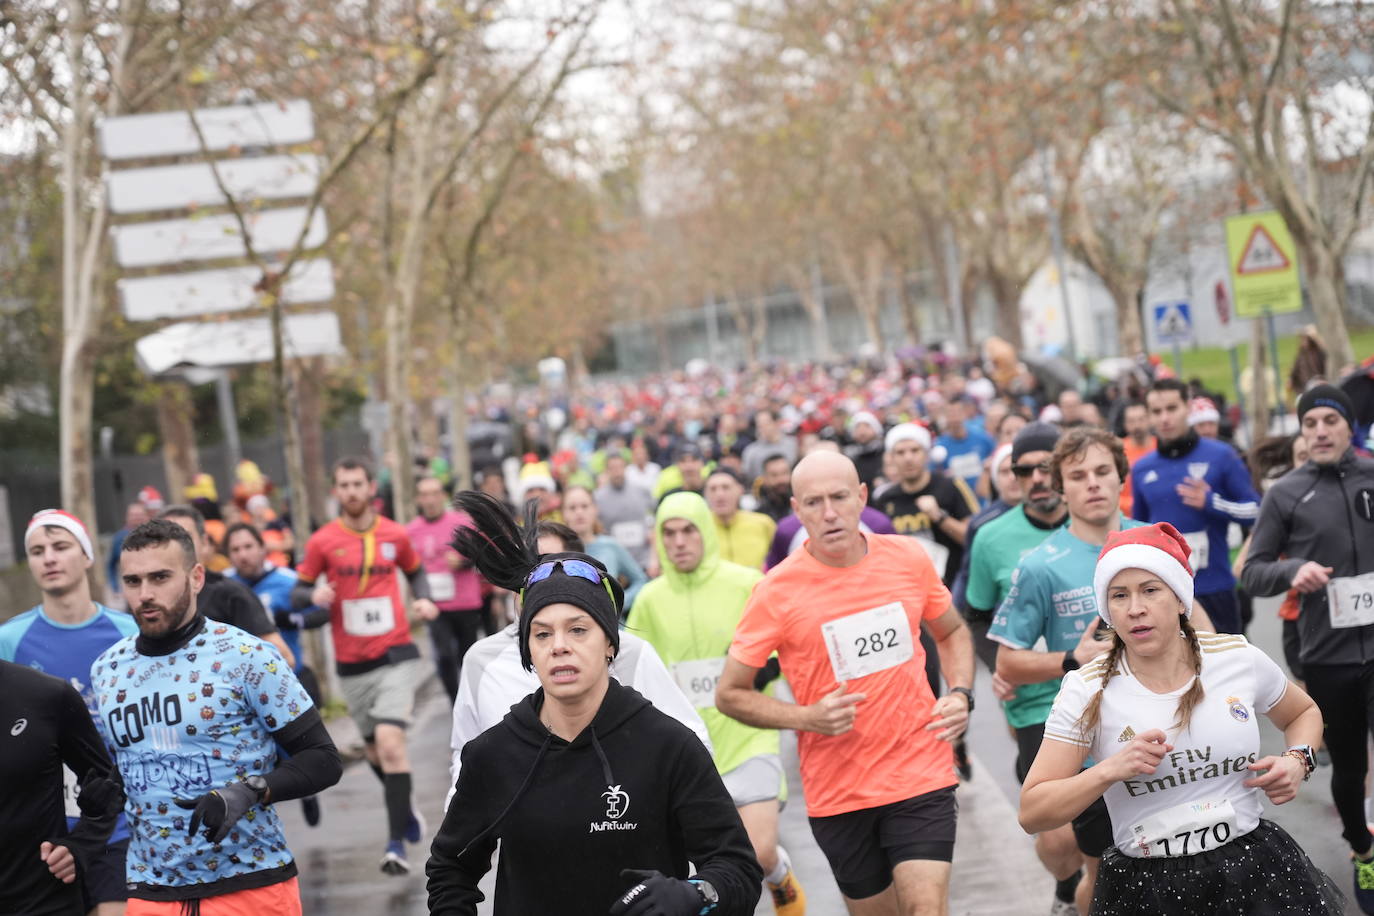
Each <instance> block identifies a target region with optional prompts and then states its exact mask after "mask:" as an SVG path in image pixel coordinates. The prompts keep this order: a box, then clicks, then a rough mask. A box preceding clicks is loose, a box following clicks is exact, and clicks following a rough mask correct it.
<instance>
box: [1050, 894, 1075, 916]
mask: <svg viewBox="0 0 1374 916" xmlns="http://www.w3.org/2000/svg"><path fill="white" fill-rule="evenodd" d="M1050 916H1078V904H1076V903H1074V902H1073V901H1071V900H1060V899H1059V898H1058V897H1055V898H1054V904H1053V905H1052V906H1051V907H1050Z"/></svg>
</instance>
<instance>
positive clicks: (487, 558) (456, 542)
mask: <svg viewBox="0 0 1374 916" xmlns="http://www.w3.org/2000/svg"><path fill="white" fill-rule="evenodd" d="M453 507H454V508H455V509H457V510H458V511H459V512H466V513H467V514H468V517H470V518H471V519H472V527H468V526H466V525H462V526H459V527H458V528H455V529H454V531H453V541H452V542H451V545H450V546H452V547H453V549H454V550H456V551H458V552H459V553H461V554H462V555H463V556H465V557H467V558H468V559H469V560H471V561H472V565H473V566H475V567H477V571H478V572H480V573H481V574H482V578H484V579H486V580H487V581H488V582H490V583H491V584H492V585H496V586H499V587H501V588H504V589H506V590H508V591H512V592H518V591H520V589H522V588H524V587H525V579H526V577H528V576H529V574H530V570H532V569H534V567H535V566H537V565H538V564H539V548H538V546H537V545H538V542H539V534H538V530H537V528H538V526H537V525H536V523H535V519H536V516H537V514H538V504H537V503H536V501H535V500H530V501H529V502H528V503H526V504H525V525H524V528H523V529H522V528H520V527H519V526H517V525H516V524H515V518H514V517H513V516H512V515H511V513H510V510H509V509H507V508H506V506H505V504H504V503H502V502H501V501H500V500H498V499H496V498H495V497H493V496H491V495H489V494H487V493H482V492H480V491H478V490H464V491H462V492H461V493H459V494H458V495H457V496H455V497H454V498H453Z"/></svg>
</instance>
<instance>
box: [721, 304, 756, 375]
mask: <svg viewBox="0 0 1374 916" xmlns="http://www.w3.org/2000/svg"><path fill="white" fill-rule="evenodd" d="M725 304H726V306H727V307H728V308H729V309H730V317H731V318H732V319H733V320H734V322H735V333H736V334H737V335H738V336H739V342H740V346H742V347H743V348H744V361H745V362H746V363H748V364H749V365H751V366H752V365H754V364H755V363H757V362H758V358H759V354H758V343H757V339H756V338H755V337H754V322H753V320H752V318H753V316H752V314H751V307H750V306H748V305H746V304H745V303H743V302H741V301H740V298H739V296H738V295H736V294H735V293H731V294H730V298H729V299H727V300H725Z"/></svg>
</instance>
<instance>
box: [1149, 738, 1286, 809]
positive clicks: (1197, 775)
mask: <svg viewBox="0 0 1374 916" xmlns="http://www.w3.org/2000/svg"><path fill="white" fill-rule="evenodd" d="M1258 759H1259V755H1258V754H1256V753H1255V752H1254V751H1251V752H1250V753H1249V754H1247V755H1245V756H1244V757H1222V758H1221V759H1219V760H1213V759H1212V746H1211V745H1210V744H1209V745H1207V746H1206V747H1194V748H1184V749H1183V750H1178V751H1173V752H1171V753H1169V754H1168V755H1166V756H1165V758H1164V760H1162V761H1160V762H1161V764H1166V763H1167V765H1168V766H1170V767H1173V770H1174V772H1173V773H1171V774H1170V773H1165V774H1163V775H1159V771H1156V776H1155V778H1154V779H1127V780H1126V781H1125V783H1126V791H1127V792H1128V793H1130V796H1131V798H1136V797H1138V796H1141V795H1149V794H1151V793H1154V792H1163V791H1164V790H1165V789H1175V788H1177V787H1179V786H1185V785H1187V784H1188V783H1190V782H1197V781H1198V780H1200V779H1215V778H1216V777H1218V776H1235V775H1238V774H1241V773H1246V775H1250V774H1249V773H1247V772H1246V767H1248V766H1249V765H1250V764H1252V763H1254V762H1255V761H1256V760H1258ZM1163 769H1164V767H1163V766H1162V765H1161V767H1160V771H1162V770H1163Z"/></svg>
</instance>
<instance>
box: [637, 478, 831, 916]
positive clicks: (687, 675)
mask: <svg viewBox="0 0 1374 916" xmlns="http://www.w3.org/2000/svg"><path fill="white" fill-rule="evenodd" d="M717 476H719V475H713V476H712V478H711V479H712V480H715V479H716V477H717ZM733 482H734V481H733V479H731V483H733ZM707 486H708V489H709V487H710V484H709V483H708V485H707ZM715 521H716V520H715V519H714V518H713V517H712V512H711V510H710V509H709V508H708V507H707V505H706V502H705V500H703V499H702V498H701V497H699V496H697V495H696V494H694V493H677V494H673V495H672V496H669V497H667V498H665V499H664V500H663V502H662V503H660V504H659V507H658V516H657V518H656V520H655V525H656V527H655V535H656V540H657V542H658V552H659V563H660V565H661V566H662V569H663V575H662V576H660V577H659V578H657V579H655V580H653V581H652V582H650V583H649V584H648V585H646V586H645V587H644V590H643V591H642V592H640V602H639V605H638V606H637V607H636V608H635V612H634V614H633V616H631V618H630V628H631V629H632V630H634V631H635V632H637V633H638V634H639V635H641V636H643V637H644V639H645V640H646V641H648V642H649V644H650V645H652V646H653V647H654V648H655V649H656V650H658V654H659V657H661V658H662V659H663V661H664V662H666V663H667V664H668V665H669V666H670V668H671V670H672V672H673V677H674V678H675V679H676V680H677V684H678V687H680V688H681V689H682V692H683V694H685V695H686V697H687V699H688V700H689V701H690V702H691V704H692V706H693V707H695V708H696V710H697V711H698V712H699V713H700V714H701V717H702V719H703V720H705V722H706V728H707V729H708V730H709V731H710V733H711V745H712V747H714V749H715V755H714V756H715V762H716V769H717V770H718V771H719V772H720V774H721V779H722V780H724V782H725V788H726V789H728V790H729V792H730V797H731V799H732V800H733V801H734V803H735V807H737V808H738V809H739V814H740V819H741V820H742V821H744V829H745V830H746V831H748V833H749V841H750V842H751V843H752V844H753V846H754V854H755V855H756V856H757V857H758V860H759V865H760V866H762V868H763V874H764V880H765V881H766V882H767V883H768V889H769V891H770V892H771V893H772V895H773V908H774V909H775V910H776V911H777V912H778V913H781V914H784V916H801V914H803V913H805V912H806V894H805V893H804V892H803V890H802V887H801V884H800V882H798V881H797V877H796V875H795V874H794V873H793V871H792V863H791V860H790V859H789V858H788V856H787V851H786V850H785V849H783V848H782V846H781V845H779V844H778V812H779V810H780V802H781V801H782V800H783V799H785V798H786V790H787V780H786V777H785V776H784V775H783V772H782V758H781V755H780V754H781V752H780V746H779V736H778V733H777V731H775V730H772V729H759V728H751V727H749V726H747V725H742V724H740V723H739V722H736V721H735V720H734V719H730V718H727V717H726V716H725V715H723V714H722V713H721V712H720V711H719V710H717V709H716V699H715V693H716V690H715V688H716V681H717V680H719V679H720V673H721V671H723V670H724V668H725V659H726V653H727V652H728V651H729V649H730V641H731V639H732V638H733V637H734V634H735V627H736V626H737V625H738V624H739V620H740V615H741V613H743V611H744V605H745V602H747V601H748V600H749V592H750V591H751V590H752V589H753V588H754V585H755V583H757V582H758V581H759V580H760V579H761V578H762V574H761V573H760V572H759V571H758V570H756V569H750V568H748V567H746V566H742V565H740V564H738V563H732V562H730V561H729V560H726V559H723V558H722V557H721V555H720V542H719V539H718V535H717V530H716V524H715Z"/></svg>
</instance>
